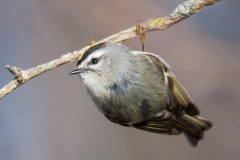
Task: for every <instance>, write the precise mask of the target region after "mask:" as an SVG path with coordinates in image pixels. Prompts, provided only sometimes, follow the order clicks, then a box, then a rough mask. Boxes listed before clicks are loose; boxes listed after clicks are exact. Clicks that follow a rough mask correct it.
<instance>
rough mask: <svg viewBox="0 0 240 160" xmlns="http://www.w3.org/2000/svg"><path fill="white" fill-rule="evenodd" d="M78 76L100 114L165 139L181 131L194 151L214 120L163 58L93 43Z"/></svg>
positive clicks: (81, 59) (116, 46)
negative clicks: (201, 109)
mask: <svg viewBox="0 0 240 160" xmlns="http://www.w3.org/2000/svg"><path fill="white" fill-rule="evenodd" d="M69 74H70V75H74V74H78V75H80V77H81V80H82V83H83V84H84V85H85V86H86V88H87V92H88V94H89V95H90V97H91V99H92V100H93V102H94V104H95V106H96V107H97V108H98V109H99V111H100V112H101V113H102V114H103V115H104V116H105V117H106V118H107V119H108V120H110V121H111V122H113V123H116V124H119V125H121V126H125V127H132V128H136V129H140V130H144V131H148V132H153V133H157V134H166V135H179V134H181V133H183V134H184V135H185V136H186V138H187V140H188V142H189V144H190V145H191V146H193V147H196V146H197V144H198V141H199V140H202V139H203V137H204V132H205V131H206V130H209V129H210V128H211V127H212V126H213V124H212V122H210V121H208V120H206V119H204V118H201V117H199V114H200V112H199V109H198V108H197V106H196V105H195V104H194V103H193V101H192V100H191V98H190V96H189V94H188V93H187V91H186V89H185V88H184V87H183V86H182V85H181V84H180V82H179V81H178V80H177V79H176V77H175V75H174V74H173V73H172V72H171V70H170V67H169V65H168V64H167V63H166V61H165V60H164V59H162V58H161V57H160V56H159V55H157V54H153V53H149V52H143V51H132V50H131V49H129V48H128V47H127V46H125V45H122V44H114V43H110V42H102V43H96V44H92V45H91V46H90V47H89V48H88V49H86V51H85V52H84V53H83V54H81V56H80V57H79V59H78V61H77V68H76V69H75V70H73V71H71V72H70V73H69Z"/></svg>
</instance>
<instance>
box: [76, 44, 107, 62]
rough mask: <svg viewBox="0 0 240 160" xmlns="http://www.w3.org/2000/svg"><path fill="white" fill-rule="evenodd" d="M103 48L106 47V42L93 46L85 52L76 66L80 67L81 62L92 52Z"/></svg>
mask: <svg viewBox="0 0 240 160" xmlns="http://www.w3.org/2000/svg"><path fill="white" fill-rule="evenodd" d="M105 46H106V42H103V43H99V44H97V45H95V46H92V47H90V48H89V49H88V50H87V51H86V52H84V53H83V55H82V58H81V59H80V60H78V62H77V66H78V65H80V64H81V63H82V61H84V60H85V59H86V58H87V57H88V56H89V55H91V54H92V53H93V52H94V51H96V50H99V49H100V48H102V47H105Z"/></svg>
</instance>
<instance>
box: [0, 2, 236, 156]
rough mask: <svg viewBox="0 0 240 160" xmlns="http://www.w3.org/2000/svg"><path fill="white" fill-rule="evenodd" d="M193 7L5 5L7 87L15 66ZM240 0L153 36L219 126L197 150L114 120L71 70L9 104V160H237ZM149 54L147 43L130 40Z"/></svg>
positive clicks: (1, 24) (5, 145)
mask: <svg viewBox="0 0 240 160" xmlns="http://www.w3.org/2000/svg"><path fill="white" fill-rule="evenodd" d="M182 2H184V0H171V1H169V0H148V1H144V0H131V1H127V0H122V1H118V0H112V1H103V0H95V1H94V0H88V1H87V0H86V1H80V0H68V1H67V0H65V1H64V0H1V1H0V74H1V78H0V86H1V87H2V86H4V85H5V84H7V83H8V82H9V81H10V80H11V79H12V78H13V76H12V75H11V74H10V73H9V72H8V71H7V70H6V69H5V65H6V64H10V65H15V66H18V67H20V68H23V69H28V68H31V67H34V66H37V65H38V64H42V63H45V62H48V61H50V60H53V59H55V58H58V57H60V56H61V55H63V54H65V53H68V52H70V51H75V50H79V49H81V48H82V47H84V46H86V45H87V44H88V43H89V37H90V36H93V37H94V38H95V39H96V40H100V39H102V38H105V37H107V36H110V35H112V34H114V33H117V32H118V31H121V30H124V29H127V28H129V27H131V26H134V25H136V24H137V23H138V21H139V20H141V21H142V22H143V21H146V20H147V19H149V18H156V17H163V16H166V15H169V14H170V13H171V12H172V11H173V9H174V8H175V7H176V6H177V5H178V4H180V3H182ZM239 8H240V2H239V1H238V0H232V1H226V0H225V1H222V2H221V3H218V4H215V5H213V6H211V7H208V8H206V9H205V10H203V11H201V12H199V13H197V14H196V15H194V16H191V17H190V18H188V19H186V20H184V21H183V22H180V23H179V24H177V25H174V26H172V27H171V28H169V29H167V30H165V31H158V32H151V33H149V34H147V39H146V46H145V49H146V51H148V52H153V53H157V54H159V55H161V56H162V57H163V58H164V59H165V60H166V61H167V62H168V63H169V64H170V65H171V66H172V70H173V72H174V73H175V75H176V76H177V77H178V79H179V80H180V82H181V83H182V84H183V85H184V86H185V88H186V89H187V90H188V92H189V94H190V95H191V97H192V99H193V100H194V102H195V103H196V104H197V105H198V107H199V108H200V110H201V116H202V117H205V118H207V119H209V120H211V121H213V122H214V124H215V126H216V128H215V129H212V130H210V131H208V132H207V133H206V134H205V139H204V140H203V141H201V142H200V143H199V146H198V147H197V148H191V147H190V146H189V145H188V143H187V141H186V139H185V137H184V136H165V135H157V134H152V133H147V132H144V131H140V130H135V129H131V128H125V127H122V126H118V125H116V124H113V123H111V122H110V121H108V120H107V119H105V117H104V116H103V115H101V114H100V113H99V112H98V110H97V109H96V108H95V106H94V104H93V102H92V101H91V99H90V97H89V96H88V95H87V93H86V88H85V87H84V86H83V85H82V83H81V81H80V79H79V77H78V76H68V73H69V72H70V71H71V70H73V69H75V67H76V63H72V64H66V65H63V66H61V67H59V68H56V69H54V70H52V71H49V72H47V73H44V74H43V75H41V76H39V77H37V78H35V79H33V80H31V81H30V82H28V83H27V84H24V85H23V86H21V87H20V88H18V89H17V90H15V91H13V92H12V93H11V94H9V95H7V96H6V97H4V98H3V99H1V100H0V159H1V160H79V159H81V160H86V159H90V160H92V159H97V160H121V159H126V160H133V159H137V160H146V159H151V160H158V159H162V160H172V159H193V160H203V159H204V160H210V159H211V160H212V159H219V160H226V159H228V160H230V159H234V160H235V159H239V157H240V145H239V143H240V117H239V114H240V106H239V104H240V84H239V78H240V45H239V44H240V31H239V29H240V19H239V16H240V10H239ZM124 44H126V45H128V46H130V47H131V48H132V49H134V50H140V49H141V44H140V40H139V39H138V38H135V39H131V40H129V41H127V42H126V43H124Z"/></svg>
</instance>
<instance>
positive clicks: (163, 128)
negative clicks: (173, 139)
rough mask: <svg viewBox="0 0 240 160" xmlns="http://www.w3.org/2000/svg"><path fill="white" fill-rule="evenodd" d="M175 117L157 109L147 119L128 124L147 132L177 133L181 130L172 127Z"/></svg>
mask: <svg viewBox="0 0 240 160" xmlns="http://www.w3.org/2000/svg"><path fill="white" fill-rule="evenodd" d="M175 119H176V118H175V116H174V115H173V114H172V113H171V112H169V111H167V110H163V111H159V112H158V113H156V114H155V115H153V116H152V117H151V118H149V119H146V120H144V121H142V122H139V123H134V124H130V126H132V127H134V128H137V129H141V130H145V131H148V132H154V133H162V134H171V135H177V134H180V133H181V131H180V130H178V129H176V128H175V127H174V121H175Z"/></svg>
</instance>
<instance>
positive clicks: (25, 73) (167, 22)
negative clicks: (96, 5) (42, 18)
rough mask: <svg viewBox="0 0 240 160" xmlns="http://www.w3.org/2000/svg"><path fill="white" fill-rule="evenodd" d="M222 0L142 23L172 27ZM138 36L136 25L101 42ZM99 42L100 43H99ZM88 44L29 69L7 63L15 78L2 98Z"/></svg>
mask: <svg viewBox="0 0 240 160" xmlns="http://www.w3.org/2000/svg"><path fill="white" fill-rule="evenodd" d="M220 1H221V0H188V1H186V2H184V3H183V4H180V5H179V6H178V7H177V8H176V9H175V10H174V11H173V13H172V14H170V16H167V17H163V18H155V19H149V20H148V21H146V22H144V23H142V24H140V26H141V28H142V29H143V30H144V31H145V32H150V31H156V30H164V29H166V28H168V27H170V26H171V25H173V24H176V23H178V22H180V21H182V20H184V19H186V18H187V17H189V16H190V15H192V14H194V13H196V12H199V11H201V10H202V9H204V8H205V7H207V6H209V5H212V4H214V3H216V2H220ZM135 36H137V31H136V27H135V26H134V27H131V28H129V29H127V30H124V31H121V32H119V33H117V34H114V35H112V36H110V37H107V38H105V39H103V40H101V41H99V42H111V43H118V42H122V41H126V40H128V39H130V38H133V37H135ZM99 42H98V43H99ZM87 47H88V46H86V47H84V48H82V49H81V50H79V51H74V52H71V53H68V54H65V55H63V56H62V57H60V58H59V59H56V60H53V61H51V62H48V63H45V64H42V65H39V66H37V67H34V68H30V69H28V70H22V69H20V68H17V67H11V66H9V65H7V66H6V67H7V69H8V70H9V71H10V72H11V73H12V74H13V75H14V76H15V78H14V79H13V80H12V81H10V82H9V83H8V84H7V85H6V86H4V87H3V88H2V89H0V99H1V98H2V97H4V96H5V95H7V94H8V93H10V92H12V91H13V90H14V89H16V88H17V87H19V86H20V85H22V84H24V83H25V82H27V81H29V80H30V79H32V78H34V77H36V76H38V75H40V74H42V73H44V72H46V71H49V70H51V69H54V68H56V67H58V66H60V65H62V64H65V63H69V62H73V61H75V60H77V59H78V57H79V56H80V55H81V54H82V53H83V52H84V51H85V50H86V49H87Z"/></svg>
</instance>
